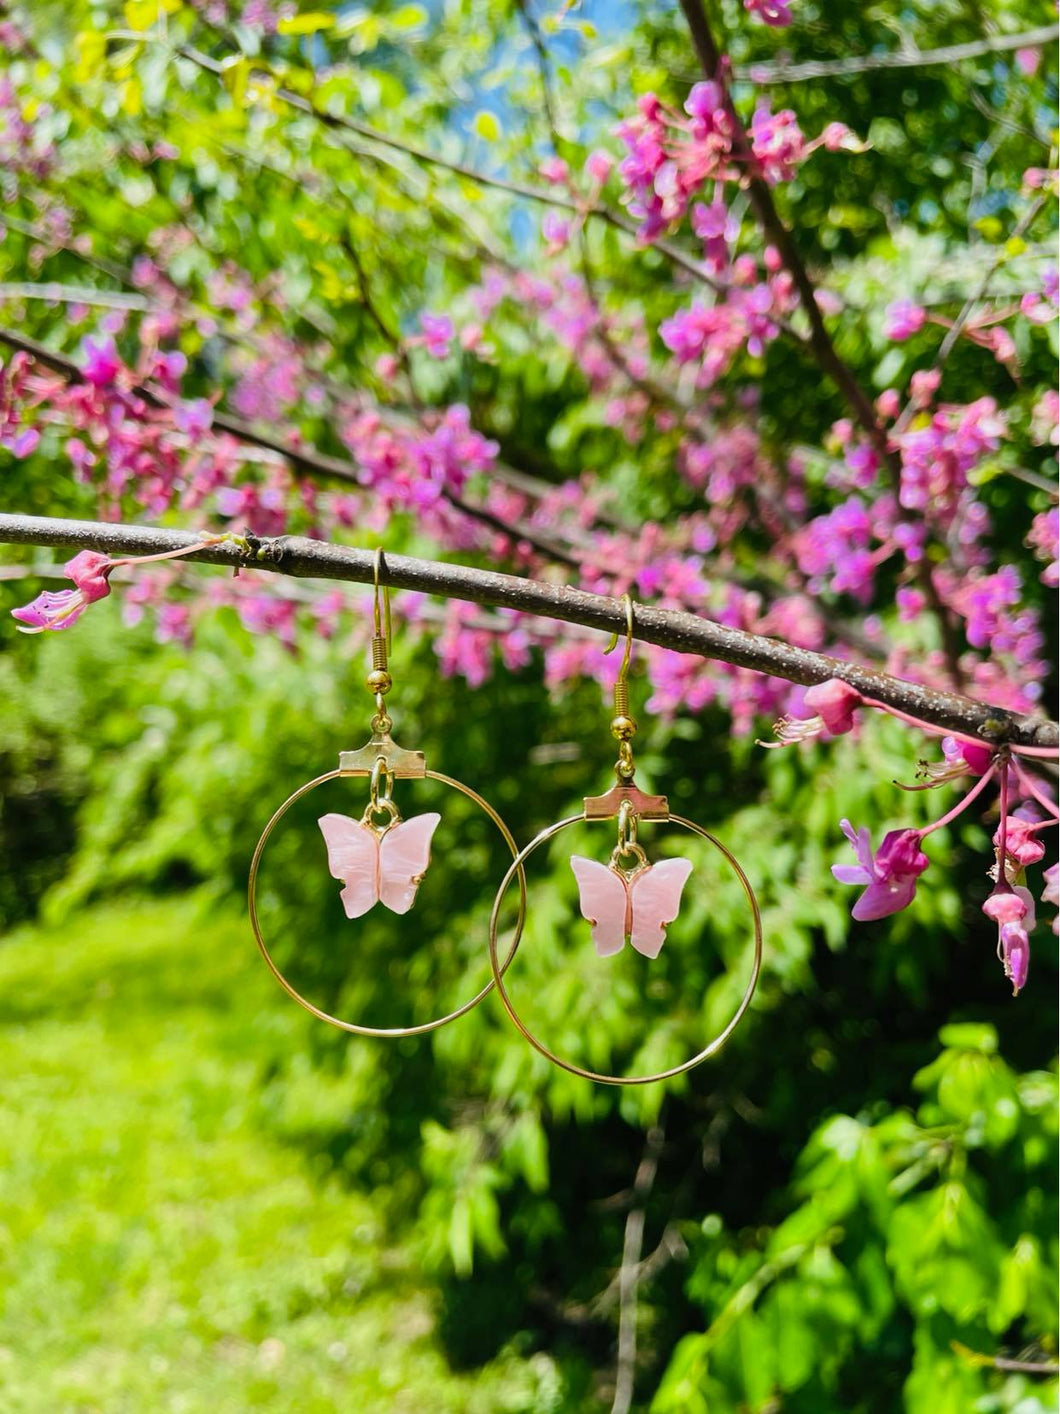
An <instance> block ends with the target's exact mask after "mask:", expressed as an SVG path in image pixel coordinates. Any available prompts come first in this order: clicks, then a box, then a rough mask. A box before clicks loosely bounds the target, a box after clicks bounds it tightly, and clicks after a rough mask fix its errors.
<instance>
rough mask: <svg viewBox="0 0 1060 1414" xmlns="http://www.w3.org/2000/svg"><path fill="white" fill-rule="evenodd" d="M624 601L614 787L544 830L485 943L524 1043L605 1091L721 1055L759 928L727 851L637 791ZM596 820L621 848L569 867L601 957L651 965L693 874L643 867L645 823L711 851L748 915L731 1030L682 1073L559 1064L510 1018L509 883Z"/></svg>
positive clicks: (511, 873)
mask: <svg viewBox="0 0 1060 1414" xmlns="http://www.w3.org/2000/svg"><path fill="white" fill-rule="evenodd" d="M622 602H623V604H624V606H625V611H626V644H625V651H624V653H623V656H622V665H621V667H620V669H619V673H618V679H617V681H616V683H615V692H614V707H615V710H614V716H613V717H612V719H611V734H612V735H613V736H614V737H615V738H616V739H617V741H618V744H619V746H618V760H617V761H616V762H615V778H616V780H615V784H614V785H613V786H612V787H611V789H610V790H609V791H607V792H606V793H605V794H604V795H597V796H587V797H586V799H585V803H584V808H583V809H582V811H581V812H580V813H579V814H577V815H570V816H568V817H567V818H566V819H564V820H558V821H556V823H555V824H553V825H549V826H547V827H546V828H545V829H544V830H542V831H541V833H540V834H539V835H537V836H536V837H535V838H534V839H532V840H531V841H530V843H529V844H528V845H526V847H525V848H524V849H522V850H521V851H520V852H519V854H518V855H517V856H516V857H515V859H514V860H513V861H512V864H511V867H510V868H509V870H508V872H507V874H506V875H505V876H504V878H503V879H502V880H501V884H500V887H499V888H498V890H497V896H496V898H495V899H494V902H493V912H492V915H491V917H490V936H489V948H490V967H491V969H492V972H493V981H494V984H495V986H496V988H497V993H498V995H499V997H500V999H501V1001H502V1002H503V1003H504V1007H505V1010H506V1011H507V1013H508V1015H509V1017H510V1018H511V1020H512V1021H513V1022H514V1024H515V1026H516V1027H517V1028H518V1030H519V1031H520V1032H521V1033H522V1035H523V1037H524V1038H525V1039H526V1040H527V1041H529V1042H530V1044H531V1045H532V1046H533V1047H534V1048H535V1049H536V1050H538V1051H540V1053H541V1054H542V1055H543V1056H545V1057H546V1058H547V1059H548V1060H550V1061H552V1063H553V1064H554V1065H558V1066H561V1067H562V1068H563V1069H564V1070H567V1071H570V1072H571V1074H572V1075H580V1076H582V1077H583V1079H585V1080H595V1081H598V1082H599V1083H601V1084H604V1085H649V1084H651V1083H652V1082H653V1081H656V1080H668V1079H670V1078H671V1077H672V1076H675V1075H681V1074H683V1073H684V1072H685V1071H686V1070H691V1069H692V1068H693V1067H694V1066H697V1065H700V1064H701V1063H702V1062H703V1061H705V1060H707V1059H708V1057H710V1056H712V1055H714V1054H715V1053H716V1052H717V1051H718V1050H720V1048H721V1047H722V1046H723V1045H724V1043H725V1042H726V1041H727V1040H728V1038H729V1037H730V1036H731V1035H732V1033H733V1031H734V1030H735V1029H736V1027H737V1026H738V1025H739V1023H740V1020H741V1018H742V1017H743V1015H744V1013H745V1012H746V1010H747V1008H748V1006H749V1005H750V1002H751V998H752V996H753V995H754V990H755V987H756V985H757V983H758V974H759V971H760V969H761V965H762V919H761V914H760V912H759V908H758V900H757V899H756V898H755V894H754V890H753V889H752V887H751V884H750V882H749V880H748V878H747V875H746V874H745V873H744V871H743V869H742V868H741V867H740V865H739V863H738V861H737V860H736V858H735V857H734V855H733V854H732V853H731V851H730V850H729V849H727V848H726V846H725V845H723V844H722V843H721V841H720V840H718V839H716V838H715V837H714V836H713V835H712V834H711V833H710V832H709V830H705V829H704V828H703V827H702V826H701V825H697V824H696V823H695V822H694V821H692V820H686V819H685V818H684V817H683V816H681V815H674V814H672V813H671V811H670V808H669V805H668V803H667V800H666V797H665V796H661V795H645V794H644V792H643V791H641V790H640V789H639V788H638V787H637V785H636V783H635V780H634V775H635V771H636V767H635V763H634V759H633V747H632V745H631V742H632V738H633V736H634V734H635V733H636V730H637V724H636V722H635V721H634V720H633V718H632V717H631V716H630V711H629V686H628V682H627V677H628V673H629V664H630V657H631V655H632V649H633V627H634V625H633V601H632V599H631V598H630V596H629V595H628V594H625V595H623V596H622ZM617 641H618V636H617V634H616V635H615V637H614V638H613V639H612V641H611V644H610V645H609V647H608V649H607V650H606V651H607V652H611V650H612V649H613V648H614V647H615V646H616V644H617ZM595 820H617V822H618V839H617V842H616V844H615V846H614V848H613V849H612V850H611V852H610V855H609V857H608V859H607V862H606V863H601V862H600V861H599V860H595V859H587V858H585V857H583V856H581V855H577V854H574V855H571V856H570V866H571V870H572V872H573V874H574V877H575V880H576V882H577V885H578V894H579V904H580V909H581V915H582V917H583V918H584V919H585V920H586V922H587V923H588V924H589V927H590V932H591V938H592V941H593V943H594V945H595V947H596V952H597V954H598V956H599V957H601V958H607V957H610V956H613V955H614V954H615V953H618V952H620V951H621V950H622V949H623V948H624V947H625V945H626V943H627V942H628V943H629V944H630V946H631V947H632V948H633V949H634V950H635V951H636V952H638V953H639V954H641V956H643V957H644V958H645V959H647V960H648V961H649V962H650V961H651V960H653V959H654V958H656V957H658V955H659V952H660V950H661V948H662V946H663V944H664V942H665V941H666V926H667V925H668V924H670V923H672V922H674V920H675V919H676V918H677V916H678V913H679V911H680V907H681V895H682V892H683V890H684V887H685V884H686V883H687V882H688V879H689V876H690V875H691V873H692V867H693V866H692V864H691V862H690V861H689V860H687V859H680V858H676V859H661V860H659V861H657V862H655V863H652V862H650V861H649V859H648V856H647V854H646V852H645V850H644V847H643V845H642V844H641V842H640V840H639V838H638V830H639V826H640V825H641V824H642V823H644V822H648V823H651V824H654V823H668V824H671V825H678V826H680V827H681V828H682V829H685V830H689V831H691V833H692V834H694V835H698V836H699V837H700V838H701V839H704V840H706V841H707V842H708V843H709V844H711V845H713V847H714V848H715V849H716V850H718V851H719V852H720V853H721V855H722V857H723V858H724V859H725V860H726V861H727V863H728V864H729V865H730V867H731V868H732V870H733V871H734V873H735V874H736V877H737V879H738V880H739V882H740V884H741V886H742V888H743V891H744V894H745V896H746V899H747V903H748V906H749V908H750V911H751V921H752V926H753V930H754V957H753V960H752V964H751V975H750V978H749V979H748V982H747V986H746V988H745V990H744V993H743V996H742V998H741V1000H740V1003H739V1005H738V1006H737V1008H736V1010H735V1012H734V1013H733V1015H732V1017H731V1018H730V1020H729V1022H728V1024H727V1025H726V1026H725V1027H724V1029H723V1030H722V1031H720V1032H719V1033H718V1035H716V1036H714V1037H713V1038H712V1039H711V1040H710V1041H708V1042H707V1044H706V1045H705V1046H704V1047H703V1048H702V1050H700V1051H697V1052H696V1054H695V1055H693V1056H691V1057H690V1058H689V1059H688V1060H686V1061H683V1062H682V1063H681V1064H680V1065H674V1066H671V1067H670V1068H669V1069H668V1070H661V1071H658V1072H656V1073H654V1074H650V1075H611V1074H602V1073H600V1072H598V1071H594V1070H587V1069H586V1068H585V1067H583V1066H580V1065H577V1064H576V1063H575V1062H573V1061H570V1060H566V1059H564V1058H563V1057H561V1056H558V1055H556V1054H555V1053H554V1052H553V1051H551V1050H550V1049H549V1048H548V1047H547V1046H546V1045H545V1044H544V1043H543V1042H542V1041H541V1040H540V1039H539V1038H538V1037H537V1036H535V1035H534V1034H533V1032H532V1031H531V1030H530V1028H529V1027H528V1026H527V1025H526V1023H525V1022H524V1021H523V1019H522V1017H521V1016H520V1015H519V1013H518V1011H517V1010H516V1007H515V1004H514V1002H513V1001H512V997H511V993H510V991H509V990H508V987H507V986H506V984H505V980H504V973H505V972H506V971H507V968H508V965H509V963H510V962H511V954H509V956H508V958H507V959H506V960H505V961H504V962H503V964H502V962H501V959H500V955H499V950H498V944H497V931H498V919H499V917H500V910H501V905H502V903H503V901H504V898H505V895H506V894H507V892H508V888H509V886H510V884H511V882H512V879H513V878H514V877H515V876H516V875H517V874H519V875H520V877H522V874H521V871H522V870H523V867H524V866H525V864H526V862H527V860H528V859H529V857H530V856H531V855H532V854H533V853H534V851H535V850H536V849H538V848H539V847H540V846H541V845H543V844H545V843H547V842H548V841H549V840H551V839H553V838H554V837H555V836H556V835H558V834H560V833H561V832H562V831H563V830H566V829H567V828H568V827H570V826H572V825H576V824H578V823H580V822H583V821H595ZM522 887H523V890H524V892H523V896H522V897H523V908H522V911H521V912H520V922H522V921H523V916H524V913H525V881H523V884H522Z"/></svg>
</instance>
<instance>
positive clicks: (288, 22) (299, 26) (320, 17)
mask: <svg viewBox="0 0 1060 1414" xmlns="http://www.w3.org/2000/svg"><path fill="white" fill-rule="evenodd" d="M334 23H335V16H334V15H327V14H325V13H324V11H323V10H310V11H308V12H307V13H306V14H304V15H291V16H289V17H288V18H287V19H285V20H280V21H279V22H278V23H277V25H276V30H277V33H278V34H316V33H317V32H318V31H319V30H322V29H330V28H331V27H332V25H333V24H334Z"/></svg>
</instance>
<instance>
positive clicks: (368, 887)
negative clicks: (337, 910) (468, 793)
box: [317, 814, 442, 918]
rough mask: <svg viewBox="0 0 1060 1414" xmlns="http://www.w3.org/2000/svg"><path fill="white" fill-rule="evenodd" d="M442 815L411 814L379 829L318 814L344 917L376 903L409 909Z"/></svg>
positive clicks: (396, 910) (402, 910)
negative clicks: (339, 883)
mask: <svg viewBox="0 0 1060 1414" xmlns="http://www.w3.org/2000/svg"><path fill="white" fill-rule="evenodd" d="M441 818H442V817H441V816H440V815H434V814H431V815H414V816H413V817H412V819H411V820H403V821H401V823H400V824H396V825H389V826H388V827H387V828H386V829H385V830H382V831H379V830H373V829H372V827H371V825H368V824H366V823H365V822H364V821H363V820H352V819H351V818H350V816H349V815H321V817H320V819H319V820H318V821H317V824H318V825H319V826H320V830H321V833H322V834H323V836H324V842H325V844H326V845H327V847H328V868H329V869H330V870H331V874H332V877H333V878H335V879H341V880H342V881H343V883H344V884H345V886H346V887H345V888H344V889H343V890H342V892H341V893H340V895H339V897H340V898H341V899H342V906H343V908H345V910H346V917H347V918H360V917H361V915H362V914H364V913H367V912H368V910H369V909H371V908H374V907H375V905H376V904H377V903H383V904H385V905H386V907H387V908H389V909H390V911H391V912H392V913H408V911H409V909H410V908H411V907H412V905H413V904H414V903H415V902H416V890H417V889H418V888H419V886H420V880H421V879H422V878H423V876H424V874H426V872H427V865H428V864H429V863H430V862H431V837H432V835H433V834H434V831H435V829H436V828H437V825H438V821H439V820H440V819H441Z"/></svg>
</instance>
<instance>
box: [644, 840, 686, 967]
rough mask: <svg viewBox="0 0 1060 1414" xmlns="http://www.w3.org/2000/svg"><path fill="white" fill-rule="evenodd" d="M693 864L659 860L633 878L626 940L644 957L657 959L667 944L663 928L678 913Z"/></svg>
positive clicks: (684, 861)
mask: <svg viewBox="0 0 1060 1414" xmlns="http://www.w3.org/2000/svg"><path fill="white" fill-rule="evenodd" d="M691 872H692V864H691V861H690V860H687V859H661V860H660V861H659V863H658V864H652V865H650V866H649V867H648V868H647V869H646V870H645V871H644V873H643V874H640V875H638V876H637V878H635V879H634V880H633V882H632V884H631V885H630V886H629V887H630V894H631V896H632V899H633V927H632V929H631V931H630V936H629V940H630V942H631V943H632V944H633V946H634V947H635V948H636V949H637V951H638V952H639V953H642V954H643V955H644V956H645V957H658V956H659V950H660V949H661V948H662V945H663V943H665V942H666V926H665V925H666V924H667V923H672V922H673V921H674V919H675V918H676V917H677V915H678V913H679V912H680V910H681V891H682V890H683V889H684V886H685V884H686V883H687V882H688V876H689V874H691Z"/></svg>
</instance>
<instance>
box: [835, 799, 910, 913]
mask: <svg viewBox="0 0 1060 1414" xmlns="http://www.w3.org/2000/svg"><path fill="white" fill-rule="evenodd" d="M839 823H840V826H841V828H842V830H843V833H844V834H845V835H846V837H847V839H848V840H849V841H850V844H851V847H852V848H853V850H854V853H855V855H856V856H857V861H858V862H857V864H856V865H853V864H850V865H847V864H833V865H832V873H833V874H834V875H835V877H836V878H837V879H838V880H839V882H840V883H841V884H865V885H866V888H865V892H864V893H863V894H862V895H861V897H860V898H859V899H858V900H857V902H856V903H855V904H854V907H853V908H852V909H851V916H852V917H853V918H856V919H857V920H858V922H859V923H867V922H870V921H872V920H873V919H876V918H886V917H887V916H888V914H891V913H898V912H900V911H901V910H902V909H903V908H905V907H907V905H908V904H910V903H911V902H912V901H913V896H914V894H915V893H916V881H917V879H918V878H919V877H920V875H921V874H923V872H924V870H925V869H926V868H927V867H928V863H929V861H928V857H927V855H926V854H925V853H924V852H923V850H922V849H921V848H920V832H919V830H891V831H890V833H889V834H887V835H885V836H884V838H883V843H882V844H881V845H880V847H879V849H878V850H877V851H876V854H875V856H873V852H872V844H871V841H870V839H869V832H868V830H867V829H864V828H862V829H860V830H858V831H856V832H855V830H854V828H853V826H852V825H851V823H850V821H849V820H841V821H840V822H839Z"/></svg>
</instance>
